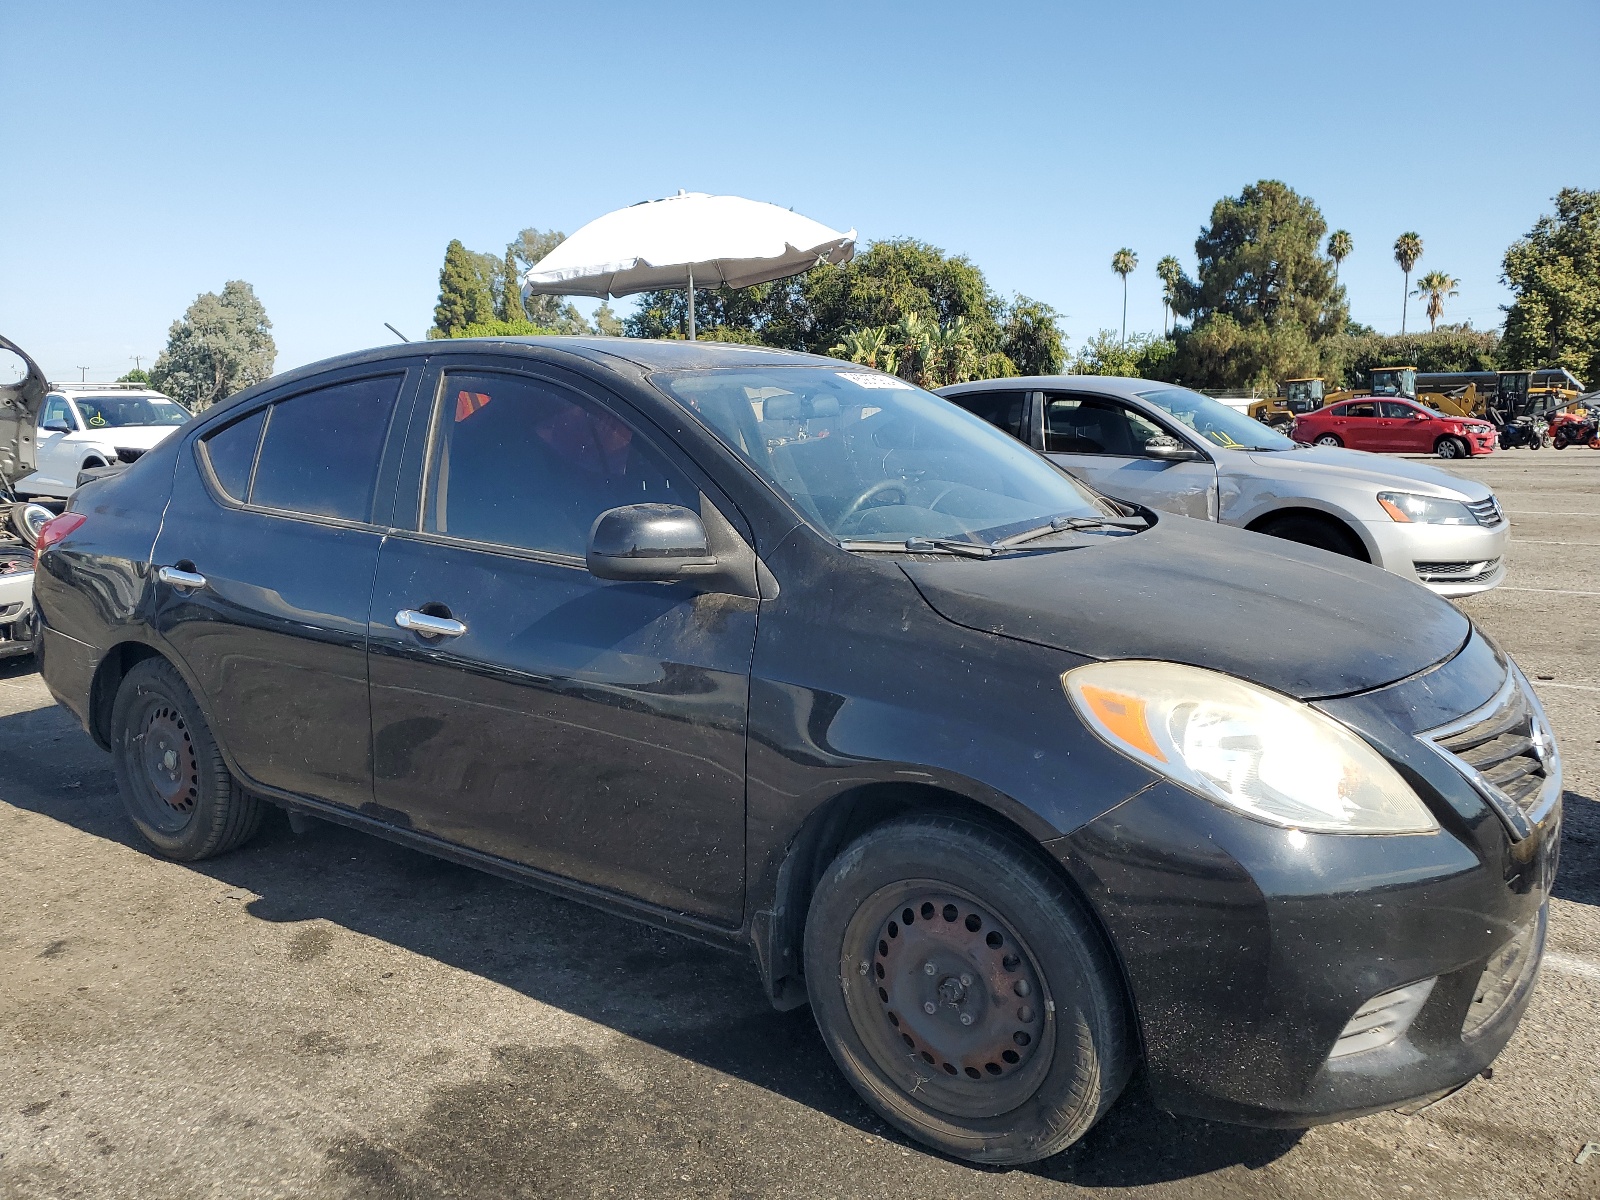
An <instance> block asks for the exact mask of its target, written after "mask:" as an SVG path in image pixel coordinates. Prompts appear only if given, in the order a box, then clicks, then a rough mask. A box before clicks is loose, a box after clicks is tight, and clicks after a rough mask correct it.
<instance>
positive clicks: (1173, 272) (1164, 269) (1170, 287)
mask: <svg viewBox="0 0 1600 1200" xmlns="http://www.w3.org/2000/svg"><path fill="white" fill-rule="evenodd" d="M1156 277H1157V278H1158V279H1160V280H1161V300H1162V303H1163V304H1164V305H1165V308H1164V309H1163V311H1162V315H1161V332H1162V333H1166V331H1167V314H1168V313H1171V314H1172V323H1173V324H1174V325H1176V324H1177V323H1178V310H1177V309H1176V308H1174V307H1173V306H1174V305H1175V304H1177V302H1178V280H1180V279H1182V278H1183V268H1182V267H1180V266H1179V265H1178V260H1177V259H1175V258H1173V257H1172V255H1170V254H1169V255H1167V256H1166V257H1165V258H1163V259H1162V260H1161V261H1160V262H1158V263H1157V264H1156Z"/></svg>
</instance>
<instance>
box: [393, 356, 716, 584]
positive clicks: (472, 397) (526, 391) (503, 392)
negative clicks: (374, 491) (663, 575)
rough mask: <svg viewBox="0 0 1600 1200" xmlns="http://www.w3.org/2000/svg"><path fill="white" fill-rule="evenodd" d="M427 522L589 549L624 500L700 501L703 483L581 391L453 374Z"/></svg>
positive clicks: (472, 535)
mask: <svg viewBox="0 0 1600 1200" xmlns="http://www.w3.org/2000/svg"><path fill="white" fill-rule="evenodd" d="M436 420H437V423H438V424H437V429H438V432H437V434H436V435H435V443H436V448H435V451H434V461H433V463H432V464H431V466H430V469H429V473H428V479H429V484H428V496H427V501H426V504H425V506H424V515H423V528H424V529H426V530H429V531H430V532H433V533H445V534H449V535H450V536H452V537H459V538H465V539H467V540H469V541H474V542H493V543H495V544H496V545H501V546H517V547H521V548H522V549H525V550H543V551H547V552H550V553H555V554H571V555H576V556H578V557H582V555H583V552H584V549H585V547H586V545H587V543H588V540H589V527H590V526H592V525H593V524H594V520H595V518H596V517H598V516H599V515H600V514H601V513H602V512H604V511H605V510H606V509H608V508H617V507H618V506H620V505H623V504H682V505H685V506H686V507H690V508H695V509H698V507H699V489H698V488H697V487H696V486H695V485H693V484H691V483H690V482H689V481H688V480H686V479H684V478H683V477H682V476H680V475H678V474H677V473H676V472H675V471H674V470H673V469H672V467H671V466H670V464H668V463H667V461H666V460H665V459H664V458H663V457H662V456H661V455H660V454H659V453H658V452H657V451H656V450H655V449H654V447H652V446H649V445H647V444H646V443H645V441H644V439H643V438H642V437H640V436H639V435H638V434H636V433H635V432H634V430H633V429H632V427H630V426H629V425H628V424H627V423H626V422H624V421H622V420H620V419H618V418H617V416H616V415H615V414H613V413H612V412H610V411H609V410H608V409H605V408H603V407H601V406H600V405H599V404H596V403H595V402H593V401H591V400H589V399H587V398H585V397H583V396H579V395H577V394H576V393H573V392H568V391H565V390H562V389H558V388H555V387H552V386H550V385H548V384H543V383H539V382H537V381H536V380H532V379H523V378H520V377H517V376H514V375H490V374H474V375H466V374H451V375H448V376H446V378H445V383H444V391H443V395H442V400H441V406H440V411H439V413H438V416H437V418H436Z"/></svg>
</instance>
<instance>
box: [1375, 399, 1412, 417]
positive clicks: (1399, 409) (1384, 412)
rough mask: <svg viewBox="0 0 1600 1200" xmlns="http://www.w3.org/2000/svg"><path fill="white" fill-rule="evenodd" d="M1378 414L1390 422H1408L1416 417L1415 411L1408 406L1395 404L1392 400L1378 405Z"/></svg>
mask: <svg viewBox="0 0 1600 1200" xmlns="http://www.w3.org/2000/svg"><path fill="white" fill-rule="evenodd" d="M1378 413H1379V415H1380V416H1385V417H1389V418H1390V419H1391V420H1397V421H1409V420H1411V419H1412V418H1413V417H1415V416H1416V415H1417V410H1416V409H1414V408H1412V407H1411V405H1409V404H1397V403H1395V402H1394V401H1393V400H1385V401H1383V402H1382V403H1380V404H1379V405H1378Z"/></svg>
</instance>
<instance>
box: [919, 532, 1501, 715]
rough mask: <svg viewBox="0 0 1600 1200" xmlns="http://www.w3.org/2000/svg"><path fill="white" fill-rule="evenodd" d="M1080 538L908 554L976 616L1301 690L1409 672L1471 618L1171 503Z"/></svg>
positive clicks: (1445, 648)
mask: <svg viewBox="0 0 1600 1200" xmlns="http://www.w3.org/2000/svg"><path fill="white" fill-rule="evenodd" d="M1076 536H1078V537H1079V538H1081V540H1082V541H1083V542H1084V543H1086V544H1085V545H1083V546H1082V547H1081V548H1079V549H1071V550H1055V551H1049V552H1042V553H1030V554H1016V555H1008V556H1004V557H999V558H993V559H982V560H972V559H959V560H958V559H949V560H938V561H932V560H927V559H919V560H912V561H906V562H903V563H902V564H901V566H902V569H903V570H904V571H905V573H906V574H907V575H908V576H910V578H911V581H912V583H914V584H915V585H916V587H917V590H918V591H920V592H921V593H922V596H923V598H924V599H925V600H926V601H927V602H928V604H929V605H930V606H932V608H933V609H934V611H936V612H938V613H939V614H940V615H941V616H943V617H944V618H946V619H947V620H950V621H953V622H955V623H956V624H958V625H964V626H966V627H967V628H969V629H977V630H982V631H984V632H986V633H995V634H1000V635H1002V636H1004V637H1011V638H1016V639H1018V640H1020V641H1025V642H1034V643H1036V644H1038V645H1041V646H1051V647H1054V648H1056V649H1058V650H1066V651H1069V652H1071V653H1075V654H1082V655H1086V656H1088V657H1090V658H1097V659H1116V658H1152V659H1160V660H1163V661H1166V662H1179V663H1188V664H1191V665H1193V666H1197V667H1209V668H1211V669H1213V670H1218V671H1225V672H1227V673H1228V674H1230V675H1236V676H1238V677H1239V678H1241V679H1248V680H1251V681H1252V682H1254V683H1259V684H1261V685H1262V686H1264V687H1269V688H1272V689H1274V690H1276V691H1280V692H1284V693H1287V694H1288V695H1291V696H1295V697H1298V698H1299V699H1302V700H1313V699H1320V698H1326V697H1329V696H1341V695H1348V694H1350V693H1352V692H1364V691H1368V690H1370V689H1372V688H1376V687H1382V686H1384V685H1385V684H1390V683H1394V682H1395V681H1396V680H1399V679H1404V678H1406V677H1407V676H1410V675H1415V674H1416V673H1417V672H1419V671H1423V670H1426V669H1427V668H1428V667H1431V666H1433V665H1434V664H1435V663H1437V662H1440V661H1441V660H1443V659H1446V658H1448V657H1450V656H1451V655H1452V654H1454V653H1456V652H1457V651H1458V650H1459V649H1460V648H1461V647H1462V645H1464V644H1465V643H1466V641H1467V638H1468V636H1469V634H1470V633H1471V631H1472V626H1471V624H1470V623H1469V622H1468V621H1467V619H1466V617H1464V616H1462V615H1461V613H1459V612H1458V611H1456V609H1455V608H1453V607H1452V606H1451V605H1449V604H1448V603H1446V602H1445V601H1443V600H1441V599H1439V598H1438V597H1437V596H1435V595H1434V594H1433V593H1432V592H1430V591H1428V590H1427V589H1426V588H1423V587H1421V586H1419V585H1418V584H1415V583H1410V582H1408V581H1406V580H1404V579H1401V578H1400V577H1399V576H1396V575H1391V574H1389V573H1388V572H1386V571H1382V570H1379V569H1378V568H1377V567H1373V566H1369V565H1367V564H1366V563H1361V562H1356V561H1354V560H1352V559H1348V558H1340V557H1337V556H1335V555H1333V554H1329V553H1327V552H1325V551H1322V550H1313V549H1311V548H1309V547H1305V546H1298V545H1295V544H1294V543H1292V542H1283V541H1278V540H1276V539H1268V538H1267V537H1266V536H1265V535H1263V534H1258V533H1247V532H1245V531H1243V530H1238V529H1230V528H1228V527H1226V526H1217V525H1212V524H1211V523H1209V522H1205V521H1191V520H1189V519H1187V518H1184V517H1174V516H1166V515H1163V516H1162V517H1161V519H1160V522H1159V523H1158V524H1157V525H1156V526H1155V528H1153V529H1148V530H1146V531H1145V532H1143V533H1140V534H1137V535H1135V536H1132V537H1128V536H1123V537H1111V536H1105V535H1097V534H1083V535H1076Z"/></svg>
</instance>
